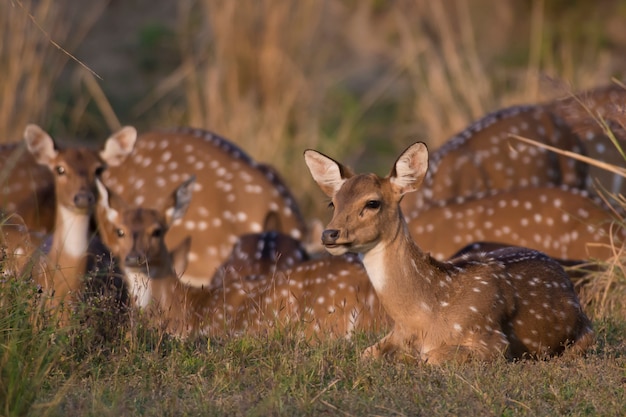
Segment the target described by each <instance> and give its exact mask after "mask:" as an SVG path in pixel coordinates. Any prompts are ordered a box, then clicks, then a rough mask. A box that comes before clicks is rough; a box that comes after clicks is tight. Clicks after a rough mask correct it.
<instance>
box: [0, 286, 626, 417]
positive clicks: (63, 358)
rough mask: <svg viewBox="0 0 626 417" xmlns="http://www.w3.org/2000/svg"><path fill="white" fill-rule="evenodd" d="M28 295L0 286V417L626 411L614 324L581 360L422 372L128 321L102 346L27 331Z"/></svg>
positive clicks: (281, 338) (361, 342) (273, 339)
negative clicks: (185, 337) (183, 336)
mask: <svg viewBox="0 0 626 417" xmlns="http://www.w3.org/2000/svg"><path fill="white" fill-rule="evenodd" d="M18 287H20V288H18ZM11 288H12V289H11ZM27 288H28V287H26V285H24V284H20V283H17V284H14V285H12V286H11V285H8V284H7V283H5V284H4V285H3V286H2V291H3V294H2V302H3V304H4V308H3V310H2V324H3V326H2V328H3V331H2V333H1V335H0V338H1V341H0V365H2V366H1V376H2V377H1V378H0V400H2V401H0V404H2V408H1V409H0V414H1V415H50V416H57V415H58V416H61V415H94V416H96V415H97V416H119V415H146V416H150V415H251V416H254V415H259V416H266V415H355V416H365V415H385V416H404V415H412V416H413V415H498V416H509V415H528V416H540V415H545V416H553V415H573V416H582V415H589V416H591V415H607V416H611V415H614V416H618V415H623V412H624V409H626V390H625V386H626V363H625V360H624V357H625V356H624V354H625V353H626V341H625V340H626V337H625V336H626V323H625V322H624V321H623V320H622V319H615V318H605V319H599V320H596V321H595V327H596V330H597V336H598V343H597V346H596V347H595V348H594V349H593V350H592V351H591V352H590V353H589V354H588V356H587V357H586V358H581V357H568V356H565V357H561V358H557V359H554V360H551V361H539V362H534V361H522V362H517V363H507V362H504V361H500V362H496V363H492V364H483V363H470V364H466V365H457V364H448V365H445V366H443V367H432V366H428V365H419V364H415V363H393V362H389V361H380V362H363V361H361V360H360V359H359V353H360V352H361V351H362V350H363V349H364V348H366V347H367V346H368V345H369V344H371V343H372V342H374V341H375V340H376V339H377V338H378V337H379V335H364V334H362V335H357V337H355V338H353V339H352V340H349V341H347V340H335V341H324V342H315V341H314V342H311V341H309V342H307V341H305V340H302V339H300V338H298V337H297V336H295V335H294V334H293V333H290V332H288V331H284V332H278V331H277V332H275V333H272V334H268V335H263V336H245V337H239V338H224V339H211V340H206V339H204V340H198V341H194V342H186V343H181V342H179V341H175V340H171V339H168V338H167V337H165V336H164V335H163V334H160V333H159V332H158V331H156V330H148V329H145V328H143V327H142V326H141V325H140V324H133V325H128V326H125V327H124V328H123V329H120V330H119V333H118V336H119V337H117V336H116V337H109V339H108V340H106V341H103V339H102V338H101V337H100V336H99V335H98V334H96V333H95V332H94V331H93V330H92V329H93V327H85V326H81V325H80V324H78V325H77V328H74V329H56V328H54V327H53V326H50V327H49V326H47V325H45V324H42V322H41V321H37V324H36V325H35V324H34V321H33V320H32V317H33V316H32V315H30V314H27V313H29V310H30V308H31V305H32V303H30V302H29V301H28V300H29V298H28V297H25V292H28V290H27ZM7 291H8V292H7ZM35 317H39V316H38V315H37V314H35ZM140 322H141V320H139V321H138V322H135V323H140ZM112 334H115V332H113V333H112ZM109 336H111V333H110V334H109Z"/></svg>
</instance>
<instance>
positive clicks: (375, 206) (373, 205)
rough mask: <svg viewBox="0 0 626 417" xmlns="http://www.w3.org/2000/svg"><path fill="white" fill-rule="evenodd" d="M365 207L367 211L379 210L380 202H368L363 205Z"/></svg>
mask: <svg viewBox="0 0 626 417" xmlns="http://www.w3.org/2000/svg"><path fill="white" fill-rule="evenodd" d="M365 207H366V208H368V209H372V210H376V209H378V208H380V200H370V201H368V202H367V203H365Z"/></svg>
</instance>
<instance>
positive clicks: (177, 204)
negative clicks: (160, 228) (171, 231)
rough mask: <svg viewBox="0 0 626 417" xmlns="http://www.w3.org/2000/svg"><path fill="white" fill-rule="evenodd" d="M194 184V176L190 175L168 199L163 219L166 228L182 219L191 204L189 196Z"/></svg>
mask: <svg viewBox="0 0 626 417" xmlns="http://www.w3.org/2000/svg"><path fill="white" fill-rule="evenodd" d="M195 182H196V176H195V175H192V176H191V177H189V179H187V180H186V181H185V182H183V183H182V184H181V185H179V186H178V188H176V190H174V192H173V193H172V196H171V197H170V203H169V205H168V207H167V208H166V209H165V219H166V221H167V225H168V227H169V226H171V225H172V223H174V222H175V221H176V220H178V219H180V218H182V217H183V216H184V215H185V213H186V212H187V209H188V208H189V205H190V204H191V194H192V192H193V185H194V183H195Z"/></svg>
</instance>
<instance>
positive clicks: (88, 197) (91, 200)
mask: <svg viewBox="0 0 626 417" xmlns="http://www.w3.org/2000/svg"><path fill="white" fill-rule="evenodd" d="M95 203H96V197H95V196H94V194H93V193H92V192H91V191H79V192H78V193H76V195H75V196H74V205H75V206H76V207H78V208H83V209H85V208H89V207H92V206H93V205H94V204H95Z"/></svg>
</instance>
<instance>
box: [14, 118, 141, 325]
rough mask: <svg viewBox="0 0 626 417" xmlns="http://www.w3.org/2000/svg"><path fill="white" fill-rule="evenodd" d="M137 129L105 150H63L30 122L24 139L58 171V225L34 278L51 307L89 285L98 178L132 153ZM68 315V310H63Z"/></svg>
mask: <svg viewBox="0 0 626 417" xmlns="http://www.w3.org/2000/svg"><path fill="white" fill-rule="evenodd" d="M136 135H137V133H136V131H135V129H134V128H132V127H125V128H123V129H121V130H120V131H119V132H117V133H115V134H113V135H112V136H111V137H109V138H108V140H107V141H106V143H105V144H104V146H103V148H102V149H101V150H99V151H93V150H89V149H86V148H82V147H77V148H73V147H70V148H65V149H61V148H59V147H58V146H57V144H56V143H55V142H54V140H53V139H52V138H51V137H50V136H49V135H48V134H47V133H46V132H45V131H43V130H42V129H41V128H40V127H39V126H37V125H34V124H30V125H28V126H26V130H25V132H24V140H25V142H26V144H27V148H28V151H29V152H30V153H31V154H32V155H33V157H34V158H35V160H36V161H37V162H38V163H39V164H41V165H43V166H45V167H46V168H47V169H48V170H49V171H50V172H51V173H52V174H53V175H54V189H55V197H56V198H55V199H56V215H55V227H54V233H53V236H52V240H51V242H50V245H49V248H47V250H46V251H45V252H46V253H41V254H40V256H39V257H38V259H37V260H36V261H35V262H34V263H33V265H32V275H33V277H34V279H35V282H36V283H37V284H39V285H40V286H41V287H43V288H44V289H45V290H46V292H47V293H49V294H50V295H51V296H52V303H51V304H52V306H53V307H56V306H58V305H59V304H60V303H61V302H62V301H64V300H65V301H69V302H73V301H75V300H76V299H77V295H78V293H79V292H80V290H81V289H83V287H84V277H85V274H86V272H87V263H88V252H89V245H90V242H91V239H90V237H91V236H90V220H91V215H92V211H93V209H94V207H95V204H96V183H95V181H96V179H97V178H98V177H99V176H100V175H101V174H102V172H103V170H104V169H106V167H107V166H116V165H119V164H121V163H122V162H123V161H124V159H125V158H126V157H127V156H128V155H129V154H130V153H131V151H132V149H133V146H134V143H135V139H136ZM64 316H66V311H64Z"/></svg>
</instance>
